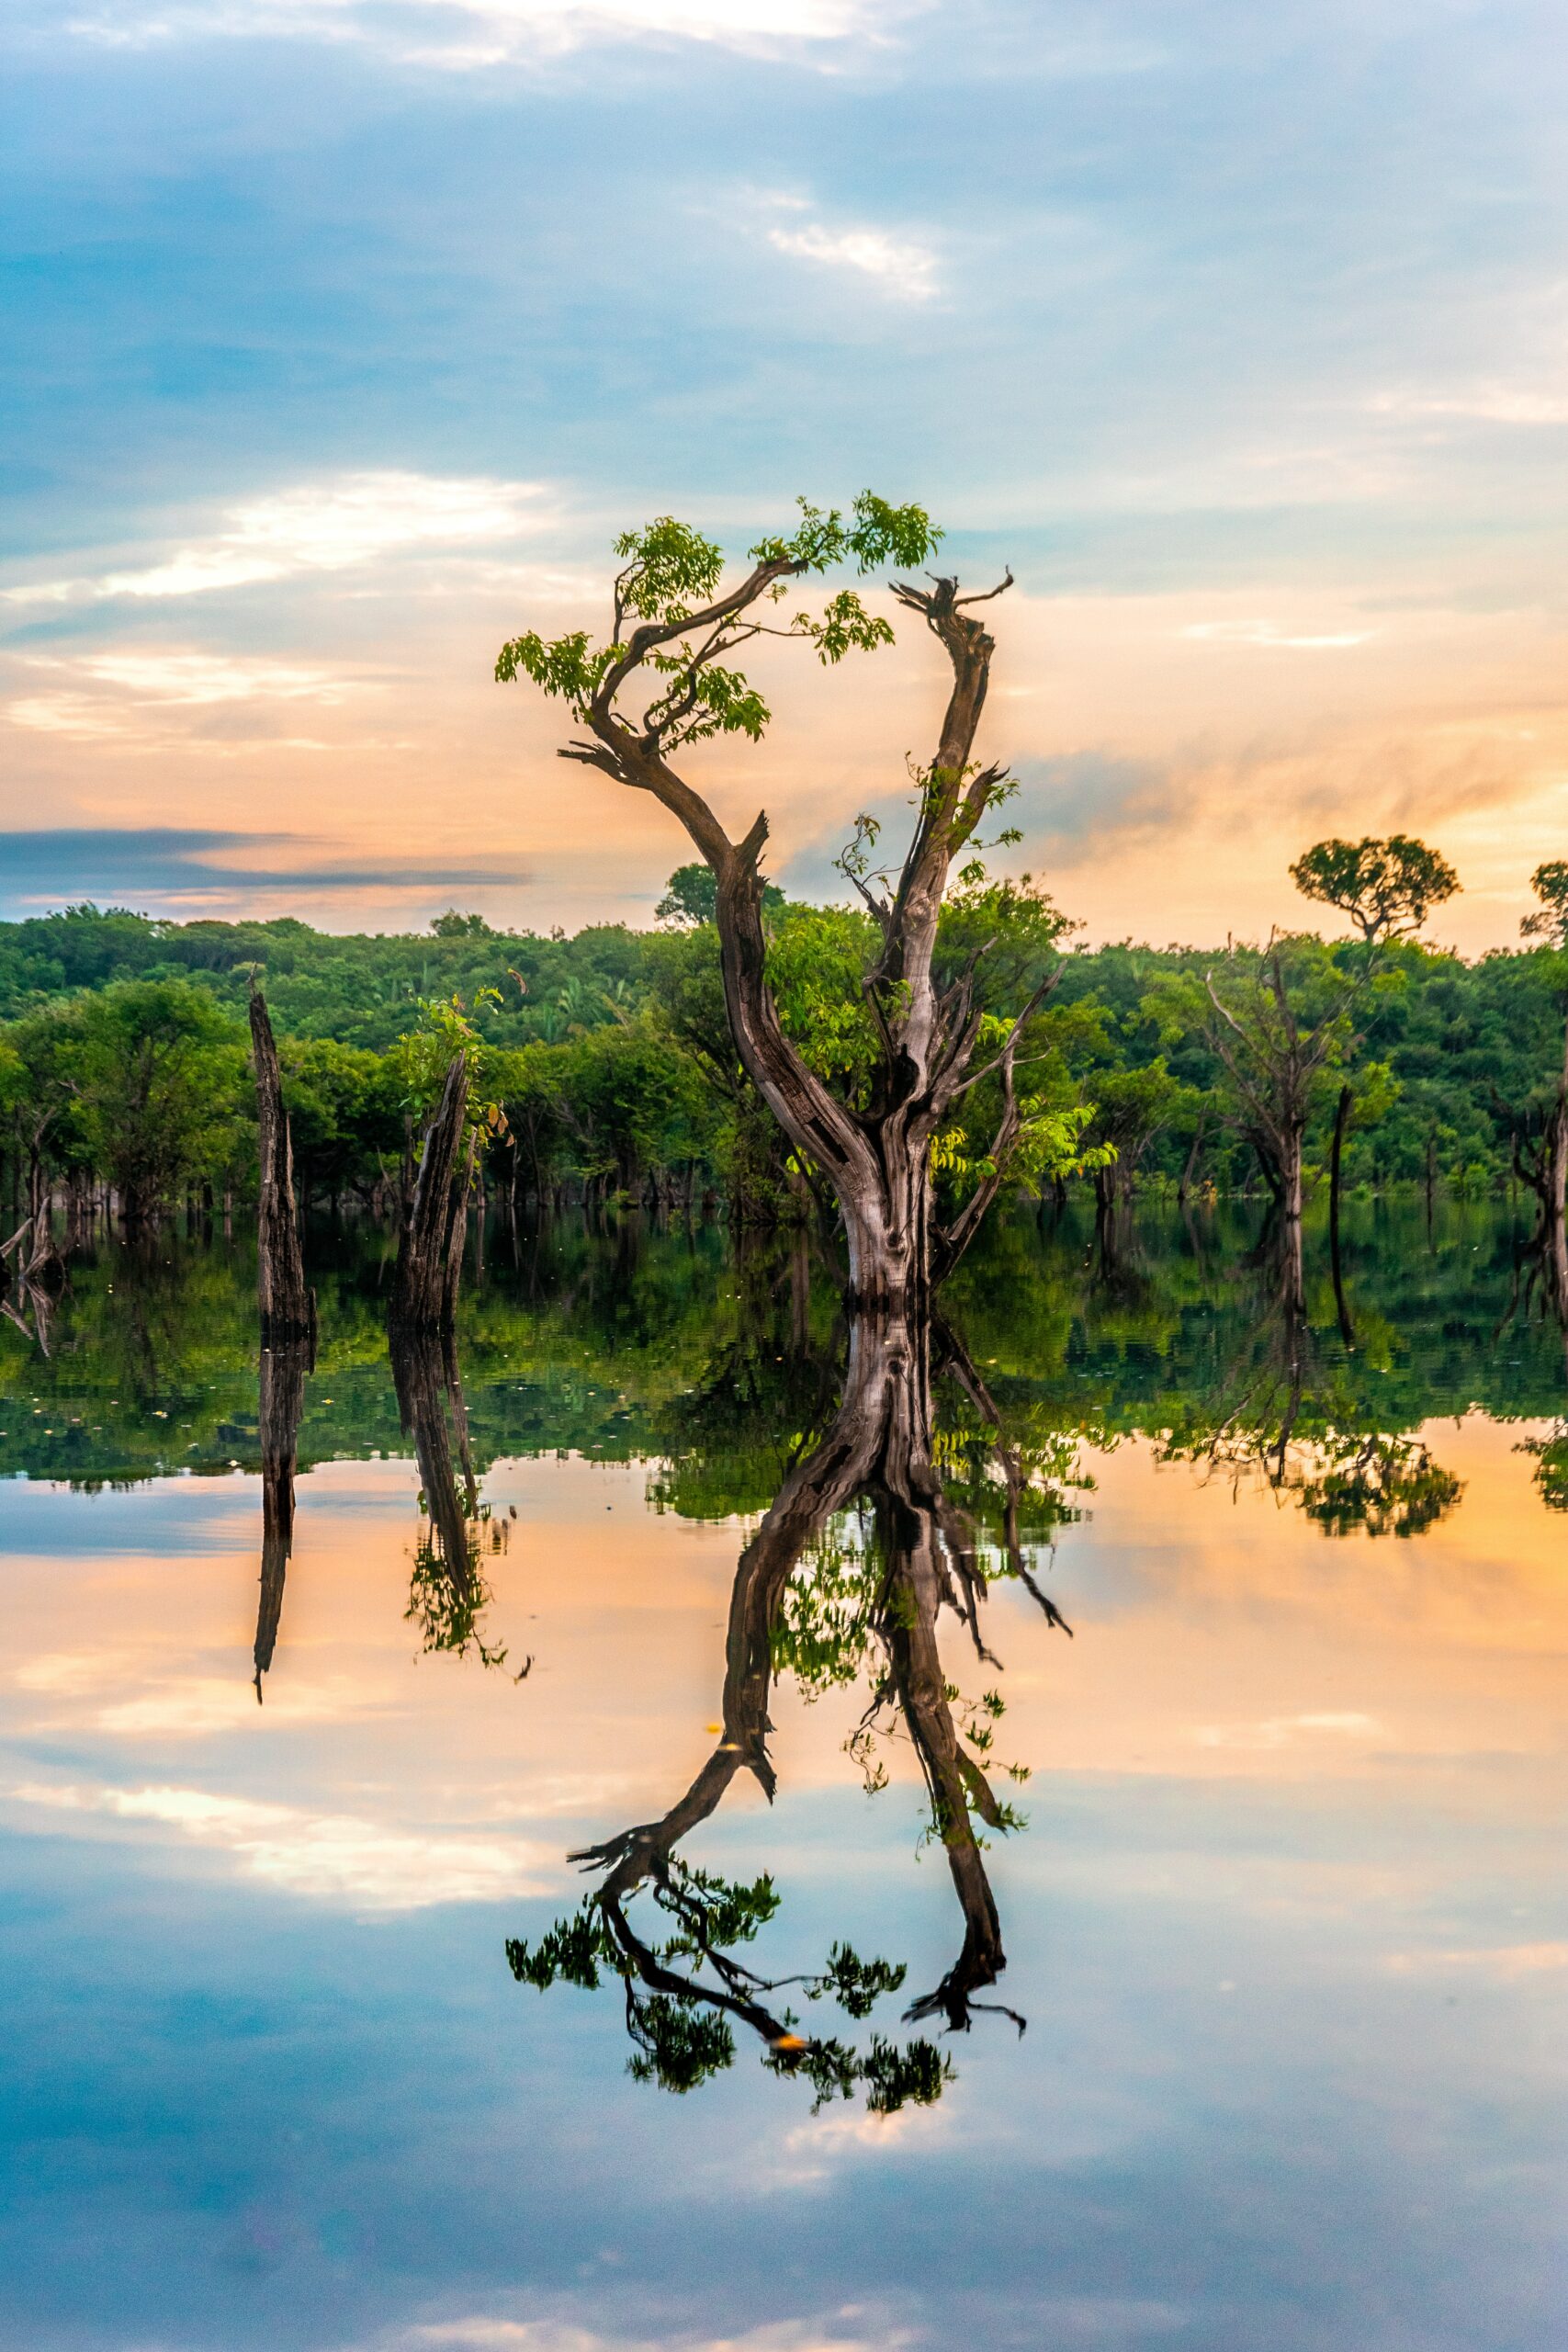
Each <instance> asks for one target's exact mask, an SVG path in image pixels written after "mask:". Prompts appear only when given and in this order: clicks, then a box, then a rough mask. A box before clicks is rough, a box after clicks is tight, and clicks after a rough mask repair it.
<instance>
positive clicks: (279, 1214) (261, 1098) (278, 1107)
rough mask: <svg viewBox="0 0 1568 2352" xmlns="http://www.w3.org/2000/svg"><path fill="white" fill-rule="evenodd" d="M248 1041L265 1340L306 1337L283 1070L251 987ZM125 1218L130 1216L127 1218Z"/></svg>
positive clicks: (310, 1310) (306, 1303)
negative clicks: (253, 1080)
mask: <svg viewBox="0 0 1568 2352" xmlns="http://www.w3.org/2000/svg"><path fill="white" fill-rule="evenodd" d="M251 1046H252V1051H253V1054H254V1061H255V1070H256V1143H257V1150H258V1156H259V1159H260V1191H259V1193H258V1195H257V1202H256V1291H257V1295H258V1298H259V1301H260V1306H261V1329H262V1340H263V1343H264V1345H271V1344H276V1343H278V1342H280V1341H285V1340H308V1339H309V1338H310V1335H311V1333H312V1332H313V1331H314V1329H315V1299H314V1296H313V1295H312V1294H311V1293H310V1291H308V1290H307V1289H306V1287H305V1261H304V1258H303V1256H302V1254H301V1252H300V1248H299V1222H298V1220H297V1218H296V1216H295V1213H294V1154H293V1147H292V1144H291V1141H290V1138H289V1133H288V1112H287V1111H286V1110H285V1109H284V1107H283V1074H282V1071H281V1070H280V1069H279V1068H278V1061H277V1047H276V1045H275V1043H274V1042H273V1035H272V1023H271V1022H270V1020H269V1019H268V1018H267V1010H266V999H265V997H264V996H263V995H262V994H261V991H260V990H259V989H257V988H255V987H254V985H253V987H252V989H251ZM128 1221H129V1220H128Z"/></svg>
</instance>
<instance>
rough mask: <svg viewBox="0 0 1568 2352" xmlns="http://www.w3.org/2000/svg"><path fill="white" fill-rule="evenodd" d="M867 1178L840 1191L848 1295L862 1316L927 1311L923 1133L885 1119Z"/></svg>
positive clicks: (927, 1172)
mask: <svg viewBox="0 0 1568 2352" xmlns="http://www.w3.org/2000/svg"><path fill="white" fill-rule="evenodd" d="M835 1189H836V1190H837V1193H838V1197H839V1207H840V1214H841V1216H842V1217H843V1220H844V1238H845V1241H846V1243H847V1246H848V1251H849V1277H850V1279H849V1291H850V1299H851V1303H852V1306H853V1308H855V1309H856V1310H858V1312H860V1313H861V1314H863V1315H887V1314H897V1315H902V1314H909V1313H919V1312H921V1311H923V1309H924V1306H925V1305H926V1302H927V1300H928V1299H929V1297H930V1295H931V1155H930V1149H929V1145H928V1141H927V1139H926V1138H925V1136H923V1135H921V1136H917V1137H916V1138H911V1137H910V1136H909V1134H908V1129H907V1127H906V1126H905V1125H904V1123H903V1122H902V1121H900V1120H897V1119H888V1120H886V1121H885V1122H884V1123H883V1125H882V1127H881V1130H880V1132H879V1133H877V1134H876V1135H875V1136H874V1159H873V1162H872V1166H871V1168H870V1169H869V1170H866V1171H864V1172H862V1171H861V1170H855V1171H853V1172H852V1174H846V1176H845V1177H844V1179H843V1180H842V1181H841V1182H839V1183H838V1184H837V1185H836V1187H835Z"/></svg>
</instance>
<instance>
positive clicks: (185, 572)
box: [0, 473, 543, 605]
mask: <svg viewBox="0 0 1568 2352" xmlns="http://www.w3.org/2000/svg"><path fill="white" fill-rule="evenodd" d="M542 494H543V493H542V491H541V489H540V486H539V485H538V484H537V483H534V482H522V481H492V480H488V479H486V478H483V477H479V476H469V477H459V478H450V477H444V476H441V475H434V474H411V473H356V474H347V475H343V476H340V477H339V478H338V479H337V480H336V481H323V482H305V483H300V484H299V485H297V486H296V487H294V488H292V489H288V490H281V491H276V492H273V493H272V494H271V495H270V496H267V497H265V498H258V499H254V500H252V501H250V502H249V503H246V504H244V505H242V506H236V507H234V508H232V509H231V511H230V512H229V514H228V515H226V516H225V517H224V518H223V521H222V523H221V525H220V527H219V528H218V529H217V530H216V531H213V532H211V533H209V534H208V535H207V536H205V537H199V538H196V539H192V540H189V541H187V542H186V544H185V545H184V546H181V547H176V548H174V549H173V550H172V551H171V552H170V553H169V554H168V555H167V556H165V557H164V559H162V560H160V561H158V562H156V563H151V564H146V565H141V566H139V567H137V568H135V569H131V570H119V569H116V570H113V571H99V572H95V573H86V574H78V575H76V576H74V577H68V578H63V579H61V578H56V579H51V580H33V581H23V582H18V583H17V584H16V585H15V586H12V587H9V588H6V589H0V600H3V601H4V602H5V603H6V604H10V605H70V604H77V603H89V602H99V601H102V600H104V599H107V598H110V597H130V598H139V599H154V600H156V599H161V598H165V597H175V596H199V595H209V594H213V593H214V592H216V591H219V590H222V589H231V588H248V587H254V586H256V585H258V584H261V583H263V582H267V581H276V580H287V579H289V578H291V577H294V576H297V575H299V574H300V573H309V572H333V571H350V570H353V569H354V568H355V567H357V566H361V565H365V564H368V563H371V562H373V561H375V560H377V559H378V558H385V557H389V556H406V555H409V554H412V553H424V554H430V553H434V552H437V551H442V550H448V549H452V548H472V547H479V546H494V545H497V544H499V543H502V542H504V541H507V540H513V539H516V538H519V537H522V536H523V534H524V533H525V532H526V531H527V530H529V529H530V528H533V527H535V526H536V525H537V523H538V521H539V520H540V506H539V501H540V499H541V496H542Z"/></svg>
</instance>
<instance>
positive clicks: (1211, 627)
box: [1181, 621, 1377, 653]
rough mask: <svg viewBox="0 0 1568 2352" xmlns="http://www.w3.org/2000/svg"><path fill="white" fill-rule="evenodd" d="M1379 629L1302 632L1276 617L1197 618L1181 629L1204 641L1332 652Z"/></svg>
mask: <svg viewBox="0 0 1568 2352" xmlns="http://www.w3.org/2000/svg"><path fill="white" fill-rule="evenodd" d="M1376 634H1377V632H1376V630H1375V629H1370V628H1355V629H1349V628H1347V629H1333V630H1323V631H1320V632H1317V633H1315V634H1314V633H1305V634H1303V633H1299V632H1296V631H1293V630H1291V629H1284V628H1280V626H1279V624H1278V623H1277V622H1275V621H1193V622H1191V623H1190V626H1189V627H1188V628H1184V629H1183V630H1182V631H1181V635H1182V636H1183V637H1184V638H1188V639H1191V640H1192V641H1193V642H1194V643H1196V644H1200V645H1260V646H1265V647H1268V648H1269V649H1271V650H1275V651H1280V652H1290V653H1328V652H1332V651H1335V650H1337V649H1338V648H1340V647H1341V646H1347V645H1368V644H1370V643H1371V639H1373V637H1375V636H1376Z"/></svg>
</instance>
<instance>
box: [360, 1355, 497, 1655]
mask: <svg viewBox="0 0 1568 2352" xmlns="http://www.w3.org/2000/svg"><path fill="white" fill-rule="evenodd" d="M389 1348H390V1351H391V1359H392V1380H393V1384H394V1385H395V1387H396V1389H397V1395H398V1414H399V1419H400V1421H401V1424H402V1429H403V1433H404V1435H405V1436H409V1437H412V1440H413V1449H414V1456H415V1459H416V1461H417V1462H418V1464H419V1483H420V1497H419V1508H420V1533H419V1539H418V1542H417V1543H416V1544H415V1547H414V1565H413V1575H412V1579H411V1581H410V1586H409V1606H408V1611H407V1614H408V1616H409V1617H410V1618H411V1619H412V1622H413V1623H415V1624H417V1625H418V1627H419V1629H420V1633H421V1634H422V1636H423V1641H422V1646H423V1648H424V1649H425V1650H426V1651H427V1652H428V1651H433V1650H450V1651H452V1652H455V1653H456V1655H457V1657H467V1656H468V1653H469V1651H470V1650H471V1651H472V1652H473V1654H474V1655H475V1656H476V1657H478V1658H479V1661H480V1663H481V1665H484V1666H503V1665H504V1664H505V1662H506V1652H505V1650H504V1649H497V1648H493V1647H492V1646H491V1645H490V1644H489V1643H487V1641H486V1640H485V1638H484V1634H483V1633H482V1631H481V1629H480V1623H479V1621H480V1618H481V1616H482V1614H483V1611H484V1609H485V1607H486V1605H487V1603H488V1602H489V1600H490V1598H491V1593H490V1587H489V1585H488V1584H487V1582H486V1580H485V1578H484V1576H483V1574H482V1573H481V1570H480V1566H479V1563H480V1560H481V1558H482V1557H483V1555H484V1554H485V1552H486V1551H487V1550H488V1551H490V1552H491V1553H499V1552H503V1551H504V1550H505V1549H506V1546H507V1544H508V1541H509V1538H510V1534H511V1527H510V1522H509V1521H507V1520H506V1519H503V1518H497V1517H496V1516H495V1515H494V1514H493V1513H492V1511H491V1509H490V1507H489V1505H488V1504H485V1503H481V1502H480V1500H479V1481H478V1479H477V1477H476V1476H475V1474H474V1462H473V1452H472V1448H471V1447H470V1445H469V1442H468V1408H467V1405H466V1403H465V1401H464V1397H463V1383H462V1378H461V1375H460V1374H459V1372H458V1369H457V1345H456V1342H455V1340H454V1339H453V1336H452V1334H451V1332H450V1331H437V1330H434V1329H407V1328H404V1327H402V1326H395V1327H394V1328H393V1330H392V1332H391V1335H390V1339H389ZM454 1447H455V1448H456V1456H455V1457H454ZM459 1474H460V1476H459ZM531 1664H532V1660H531V1659H530V1660H529V1661H528V1664H527V1665H525V1666H524V1668H523V1670H522V1674H521V1675H519V1676H518V1678H517V1679H519V1680H521V1679H523V1675H525V1674H526V1673H527V1671H528V1665H531Z"/></svg>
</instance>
